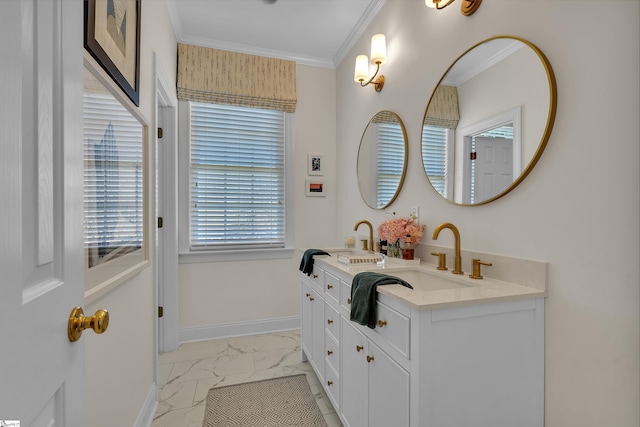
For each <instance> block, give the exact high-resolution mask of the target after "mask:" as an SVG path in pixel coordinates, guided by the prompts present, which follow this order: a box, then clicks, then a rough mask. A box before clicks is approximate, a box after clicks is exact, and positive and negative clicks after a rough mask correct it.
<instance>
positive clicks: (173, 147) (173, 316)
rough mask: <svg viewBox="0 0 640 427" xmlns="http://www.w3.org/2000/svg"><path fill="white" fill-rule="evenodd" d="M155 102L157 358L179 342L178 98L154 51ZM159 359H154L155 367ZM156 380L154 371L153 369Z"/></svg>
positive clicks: (172, 348) (171, 349) (175, 347)
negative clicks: (158, 220)
mask: <svg viewBox="0 0 640 427" xmlns="http://www.w3.org/2000/svg"><path fill="white" fill-rule="evenodd" d="M153 64H154V74H155V79H154V82H155V83H154V105H155V123H156V126H155V127H156V129H157V128H158V127H160V126H162V128H163V137H162V139H160V138H158V133H157V131H156V132H155V133H154V135H155V144H156V152H157V155H156V168H155V170H156V186H157V188H156V192H157V193H161V194H162V196H161V197H159V198H158V199H159V201H158V202H157V203H156V212H157V214H158V215H159V216H162V217H163V219H164V221H163V227H162V229H161V230H160V229H158V228H156V230H157V232H158V233H160V232H161V233H163V236H162V238H161V239H160V238H158V239H157V240H156V250H155V251H154V256H153V257H154V260H153V261H154V265H155V268H154V286H155V290H156V302H157V305H158V307H163V311H164V313H163V317H159V318H158V322H157V324H156V337H157V339H156V358H157V357H158V356H157V354H158V353H159V352H166V351H173V350H176V349H177V348H178V345H179V341H178V339H179V325H178V209H177V206H178V204H177V202H176V200H177V197H178V193H177V188H178V170H177V164H176V159H177V158H178V143H177V142H178V126H177V118H178V98H177V96H176V94H175V85H171V84H170V80H169V78H168V77H167V74H166V73H165V71H164V69H163V67H162V64H161V63H160V60H159V58H158V55H157V53H155V52H154V53H153ZM157 366H158V362H157V360H156V368H157ZM156 380H157V372H156Z"/></svg>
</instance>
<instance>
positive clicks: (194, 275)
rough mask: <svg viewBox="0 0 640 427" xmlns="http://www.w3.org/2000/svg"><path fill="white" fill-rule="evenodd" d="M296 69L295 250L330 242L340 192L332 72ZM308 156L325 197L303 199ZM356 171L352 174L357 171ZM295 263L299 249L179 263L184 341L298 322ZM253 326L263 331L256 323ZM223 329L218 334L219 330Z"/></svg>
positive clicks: (298, 305)
mask: <svg viewBox="0 0 640 427" xmlns="http://www.w3.org/2000/svg"><path fill="white" fill-rule="evenodd" d="M296 74H297V97H298V103H297V108H296V113H295V124H294V127H295V130H294V132H295V135H294V158H293V162H294V164H295V172H294V174H295V178H294V185H295V187H294V189H293V191H294V193H295V197H294V214H295V227H294V237H295V247H297V248H306V247H327V246H334V245H335V242H334V234H333V232H327V230H334V229H335V228H336V212H335V204H336V198H337V192H338V188H337V183H336V180H335V170H336V159H335V153H336V147H335V134H336V129H335V121H336V116H335V110H336V98H335V71H334V70H329V69H325V68H317V67H310V66H304V65H298V66H297V68H296ZM308 154H320V155H323V162H324V163H323V165H322V167H323V170H324V172H325V175H324V176H322V177H319V176H314V177H313V178H316V179H323V180H324V181H325V183H326V186H325V191H326V194H327V196H326V197H305V190H304V185H305V179H309V177H308V176H307V156H308ZM353 174H354V176H355V172H354V173H353ZM299 264H300V254H299V253H296V254H295V255H294V256H293V258H288V259H276V260H265V261H234V262H212V263H200V264H181V265H180V270H179V280H180V329H181V330H182V332H183V336H184V331H185V330H188V331H189V332H190V333H189V334H188V335H189V337H190V338H189V339H201V338H200V337H206V336H212V335H211V334H212V333H213V334H223V335H224V334H226V333H227V332H226V329H225V328H227V327H228V326H229V325H231V324H242V323H247V322H254V321H262V320H274V319H281V318H286V319H291V321H292V322H293V324H299V322H298V320H297V318H298V317H299V315H300V301H299V290H298V285H299V283H298V275H297V273H298V266H299ZM256 327H257V328H258V329H260V327H261V326H260V324H258V325H256ZM265 327H266V328H269V326H265ZM198 328H200V329H202V328H204V331H203V332H202V333H199V332H198V331H197V330H195V331H194V329H198ZM216 328H218V329H216ZM220 328H222V331H221V332H218V331H219V330H220ZM254 329H255V328H254ZM213 330H215V332H211V331H213ZM228 330H229V331H232V330H233V329H228ZM191 332H193V333H191ZM194 336H195V338H194ZM214 336H215V335H214Z"/></svg>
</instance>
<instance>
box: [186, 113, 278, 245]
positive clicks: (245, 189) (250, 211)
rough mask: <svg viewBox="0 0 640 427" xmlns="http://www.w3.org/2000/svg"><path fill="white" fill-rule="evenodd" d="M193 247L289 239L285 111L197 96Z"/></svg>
mask: <svg viewBox="0 0 640 427" xmlns="http://www.w3.org/2000/svg"><path fill="white" fill-rule="evenodd" d="M190 105H191V154H190V180H191V182H190V239H191V248H192V249H222V248H225V249H229V248H232V249H242V248H252V249H255V248H281V247H284V245H285V126H284V125H285V113H283V112H281V111H276V110H263V109H256V108H246V107H237V106H231V105H216V104H205V103H197V102H191V103H190Z"/></svg>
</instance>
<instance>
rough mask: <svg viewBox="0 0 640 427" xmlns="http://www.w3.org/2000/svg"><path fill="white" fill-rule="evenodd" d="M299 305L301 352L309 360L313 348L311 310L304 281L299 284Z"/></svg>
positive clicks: (308, 289)
mask: <svg viewBox="0 0 640 427" xmlns="http://www.w3.org/2000/svg"><path fill="white" fill-rule="evenodd" d="M300 289H301V294H302V295H301V303H300V307H301V310H302V328H301V329H302V331H301V333H302V351H303V352H304V355H305V356H306V357H307V359H311V358H312V357H313V354H311V349H312V348H313V337H312V335H311V332H312V322H313V316H312V314H311V313H312V308H311V305H312V304H311V300H310V299H309V298H310V297H311V288H310V287H309V285H307V284H306V283H305V282H304V281H302V283H301V287H300Z"/></svg>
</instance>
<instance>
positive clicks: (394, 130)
mask: <svg viewBox="0 0 640 427" xmlns="http://www.w3.org/2000/svg"><path fill="white" fill-rule="evenodd" d="M374 129H375V132H377V136H374V140H377V141H378V144H377V152H376V164H377V168H376V170H377V171H378V173H377V174H376V180H377V181H376V190H377V191H376V196H377V200H376V202H377V206H378V207H382V206H386V205H387V204H389V201H390V200H393V198H394V196H395V195H396V192H397V191H398V185H399V182H400V180H401V179H402V173H403V171H404V165H405V161H404V157H405V153H404V132H403V130H402V127H401V126H399V125H398V123H377V124H376V126H375V128H374Z"/></svg>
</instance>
